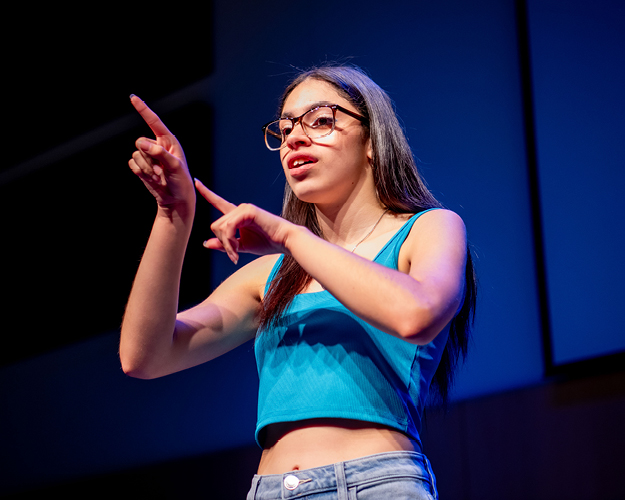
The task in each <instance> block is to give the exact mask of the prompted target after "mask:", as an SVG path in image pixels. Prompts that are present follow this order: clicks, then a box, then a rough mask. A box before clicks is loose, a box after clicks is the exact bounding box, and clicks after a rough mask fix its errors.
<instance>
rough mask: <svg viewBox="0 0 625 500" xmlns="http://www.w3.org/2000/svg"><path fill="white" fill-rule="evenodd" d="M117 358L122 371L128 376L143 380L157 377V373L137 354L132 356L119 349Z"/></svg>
mask: <svg viewBox="0 0 625 500" xmlns="http://www.w3.org/2000/svg"><path fill="white" fill-rule="evenodd" d="M119 360H120V362H121V366H122V371H123V372H124V373H125V374H126V375H128V376H129V377H132V378H139V379H143V380H150V379H153V378H157V377H158V375H157V374H155V373H154V370H152V369H150V367H149V365H148V363H146V362H145V361H142V360H141V359H139V358H138V357H137V356H132V355H130V354H128V353H126V352H124V350H122V349H120V351H119Z"/></svg>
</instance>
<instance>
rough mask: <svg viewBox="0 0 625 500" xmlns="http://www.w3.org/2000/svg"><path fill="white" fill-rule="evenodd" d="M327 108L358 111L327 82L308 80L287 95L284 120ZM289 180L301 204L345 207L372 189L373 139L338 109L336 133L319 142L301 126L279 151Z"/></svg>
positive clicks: (322, 138)
mask: <svg viewBox="0 0 625 500" xmlns="http://www.w3.org/2000/svg"><path fill="white" fill-rule="evenodd" d="M323 104H338V105H340V106H343V107H344V108H346V109H349V110H350V111H354V112H355V113H358V110H357V109H356V108H355V106H354V105H353V104H352V103H351V102H349V101H348V100H346V99H345V98H343V97H341V96H340V95H339V93H338V92H337V91H336V89H335V88H334V87H333V86H332V85H330V84H329V83H327V82H324V81H320V80H313V79H309V80H305V81H304V82H302V83H301V84H299V85H298V86H297V87H295V89H294V90H293V91H292V92H291V94H290V95H289V96H288V98H287V99H286V101H285V102H284V106H283V108H282V116H284V117H297V116H300V115H302V114H304V113H305V112H306V111H308V110H310V109H312V108H314V107H316V106H319V105H323ZM280 160H281V162H282V168H283V169H284V174H285V176H286V179H287V182H288V183H289V185H290V186H291V189H292V190H293V192H294V193H295V195H296V196H297V197H298V198H299V199H300V200H302V201H305V202H308V203H316V204H328V203H329V204H343V203H345V202H346V201H347V200H348V199H350V198H352V197H353V195H355V194H358V192H359V191H360V190H362V189H371V188H372V186H373V180H372V173H371V168H370V167H369V163H370V160H371V147H370V140H368V139H365V134H364V130H363V128H362V124H361V123H360V122H359V121H358V120H357V119H356V118H353V117H351V116H349V115H347V114H345V113H342V112H341V111H339V110H337V111H336V122H335V128H334V131H333V132H332V133H331V134H330V135H328V136H326V137H321V138H317V139H311V138H309V137H308V136H307V135H306V134H305V133H304V131H303V129H302V126H301V124H299V123H298V124H297V125H296V126H295V128H294V129H293V130H292V131H291V133H290V134H289V136H288V137H287V140H286V144H285V145H284V147H283V148H282V149H281V150H280Z"/></svg>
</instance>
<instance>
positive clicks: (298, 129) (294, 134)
mask: <svg viewBox="0 0 625 500" xmlns="http://www.w3.org/2000/svg"><path fill="white" fill-rule="evenodd" d="M286 144H287V146H289V147H290V148H293V147H297V146H301V145H308V144H310V137H308V136H307V135H306V132H304V126H303V125H302V122H301V121H299V122H297V123H296V124H295V126H294V127H293V128H292V129H291V133H290V134H289V135H287V136H286Z"/></svg>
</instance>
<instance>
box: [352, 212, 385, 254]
mask: <svg viewBox="0 0 625 500" xmlns="http://www.w3.org/2000/svg"><path fill="white" fill-rule="evenodd" d="M386 212H388V208H387V209H386V210H384V212H382V215H380V218H379V219H378V220H377V222H376V223H375V224H374V225H373V227H372V228H371V231H369V232H368V233H367V234H365V237H364V238H363V239H362V240H360V241H359V242H358V243H356V244H355V245H354V248H352V249H351V252H352V253H354V250H356V247H358V245H360V244H361V243H362V242H363V241H365V240H366V239H367V238H368V237H369V236H371V233H373V231H375V228H376V227H378V224H379V223H380V221H381V220H382V217H384V214H386Z"/></svg>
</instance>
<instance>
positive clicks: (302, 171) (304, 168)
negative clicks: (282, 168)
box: [289, 163, 314, 177]
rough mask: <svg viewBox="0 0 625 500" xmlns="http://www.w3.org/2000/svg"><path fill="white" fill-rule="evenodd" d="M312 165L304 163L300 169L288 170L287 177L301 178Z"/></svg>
mask: <svg viewBox="0 0 625 500" xmlns="http://www.w3.org/2000/svg"><path fill="white" fill-rule="evenodd" d="M313 165H314V164H313V163H304V164H303V165H302V166H300V167H292V168H289V175H290V176H291V177H301V176H303V175H305V174H306V172H308V171H309V170H310V169H311V168H312V167H313Z"/></svg>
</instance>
